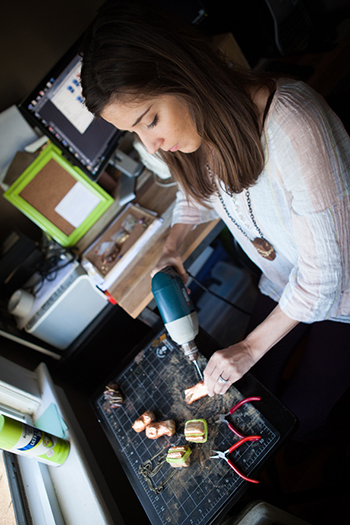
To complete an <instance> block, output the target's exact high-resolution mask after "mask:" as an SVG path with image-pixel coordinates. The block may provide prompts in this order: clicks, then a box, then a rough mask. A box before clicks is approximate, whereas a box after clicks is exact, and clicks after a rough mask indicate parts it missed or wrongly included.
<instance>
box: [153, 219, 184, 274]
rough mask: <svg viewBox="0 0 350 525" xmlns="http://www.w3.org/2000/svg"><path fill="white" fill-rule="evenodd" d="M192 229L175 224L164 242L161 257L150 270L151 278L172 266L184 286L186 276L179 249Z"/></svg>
mask: <svg viewBox="0 0 350 525" xmlns="http://www.w3.org/2000/svg"><path fill="white" fill-rule="evenodd" d="M192 228H193V226H192V225H191V224H181V223H177V224H174V225H173V226H172V228H171V230H170V233H169V236H168V238H167V240H166V241H165V244H164V248H163V252H162V255H161V257H160V259H159V261H158V262H157V264H156V266H155V268H154V269H153V270H152V273H151V277H153V276H154V274H156V273H157V272H159V271H160V270H161V269H162V268H165V267H166V266H174V268H175V269H176V271H177V273H178V274H179V275H180V277H181V279H182V280H183V282H184V284H186V282H187V279H188V275H187V273H186V270H185V268H184V265H183V262H182V257H181V255H180V248H181V244H182V242H183V241H184V239H185V237H186V235H187V234H188V233H189V232H190V231H191V230H192Z"/></svg>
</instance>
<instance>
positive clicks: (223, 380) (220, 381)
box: [218, 376, 228, 383]
mask: <svg viewBox="0 0 350 525" xmlns="http://www.w3.org/2000/svg"><path fill="white" fill-rule="evenodd" d="M218 381H219V383H228V379H224V378H223V377H221V376H219V379H218Z"/></svg>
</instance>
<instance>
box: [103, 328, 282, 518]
mask: <svg viewBox="0 0 350 525" xmlns="http://www.w3.org/2000/svg"><path fill="white" fill-rule="evenodd" d="M206 362H207V360H206V359H205V358H204V357H203V356H201V355H200V356H199V363H200V366H201V368H202V370H203V369H204V368H205V365H206ZM114 381H115V382H116V383H118V385H119V387H120V390H121V391H122V392H123V394H124V397H125V402H124V404H123V405H122V406H121V407H119V408H115V409H111V408H110V404H109V402H108V401H106V400H105V398H104V396H103V392H102V393H101V395H99V396H98V397H97V399H96V401H95V408H96V409H97V411H98V413H99V416H100V420H101V423H102V425H103V427H104V429H105V431H106V434H107V436H108V438H109V440H110V442H111V444H112V446H113V447H114V449H115V451H116V453H117V455H118V457H119V460H120V461H121V463H122V465H123V468H124V471H125V472H126V474H127V476H128V478H129V480H130V482H131V484H132V486H133V488H134V490H135V492H136V494H137V496H138V498H139V499H140V501H141V503H142V505H143V507H144V509H145V511H146V513H147V515H148V517H149V519H150V521H151V523H152V524H153V525H169V524H179V523H181V524H182V525H202V524H206V523H209V522H210V521H211V520H212V519H213V518H214V517H215V516H216V515H217V513H218V512H219V511H220V509H221V508H222V507H223V506H224V505H225V504H227V502H228V500H229V499H230V498H231V497H232V495H233V493H234V492H235V491H236V490H238V488H239V487H241V485H242V483H246V482H244V481H243V480H242V479H241V478H240V477H239V476H238V475H237V474H236V473H235V472H234V471H233V470H232V469H230V467H229V466H228V465H227V463H226V462H225V461H223V460H218V459H210V458H209V456H210V455H212V451H213V450H222V451H224V450H227V449H228V448H229V447H230V446H231V445H232V444H233V443H235V442H236V441H238V440H239V438H238V437H237V436H235V434H233V433H232V432H231V431H230V430H229V429H228V427H227V425H226V424H225V423H221V424H217V423H215V416H216V415H218V414H221V413H227V412H228V411H229V410H230V408H231V407H232V406H233V405H234V404H236V403H237V402H238V401H240V400H241V399H243V396H242V394H241V393H240V392H239V391H238V390H237V389H236V388H235V387H234V386H232V387H231V388H230V389H229V390H228V392H227V393H226V394H225V395H224V396H219V395H217V396H214V397H212V398H210V397H205V398H202V399H200V400H198V401H196V402H195V403H193V404H192V405H186V403H185V400H184V399H185V396H184V389H185V388H188V387H190V386H192V385H194V384H196V383H197V382H198V377H197V373H196V370H195V367H194V366H193V365H192V364H191V363H189V362H188V360H187V358H185V357H184V356H183V353H182V351H181V350H180V349H179V348H178V347H177V345H175V344H174V343H173V341H172V340H171V339H170V338H169V337H166V336H165V332H164V331H162V332H161V333H160V334H159V335H158V337H157V338H155V340H154V341H152V342H151V343H150V344H149V345H148V346H147V347H145V348H144V349H143V350H142V351H141V352H139V354H138V355H137V356H136V357H135V359H134V360H133V361H132V362H131V363H130V364H129V365H128V366H127V367H126V368H125V369H124V370H123V371H122V372H121V373H120V374H119V375H118V376H116V377H115V378H114ZM104 386H105V385H104ZM104 386H103V390H104ZM258 407H259V402H255V403H254V406H253V405H252V404H251V403H247V404H245V405H243V406H242V407H240V408H239V409H238V410H237V411H236V412H235V413H234V414H233V416H231V419H230V420H231V422H232V423H233V424H234V426H235V427H236V428H237V429H239V430H240V431H241V432H242V433H243V434H244V435H259V436H261V439H260V440H259V441H256V442H247V443H244V444H243V445H242V446H241V447H240V448H238V449H237V450H236V451H234V452H233V453H232V454H231V455H230V458H231V460H233V462H234V464H235V465H236V466H237V467H238V468H239V469H240V470H241V472H243V473H244V474H245V475H248V477H251V476H249V475H250V473H251V471H252V470H253V469H255V468H256V466H257V465H259V463H260V462H261V461H262V460H263V459H264V458H265V456H266V455H267V454H268V453H269V452H270V451H271V450H272V449H273V448H274V447H275V445H276V443H277V442H278V440H279V438H280V435H279V433H278V431H277V430H276V429H275V428H274V427H273V426H272V425H271V424H270V423H269V422H268V421H267V420H266V419H265V418H264V416H263V415H262V414H261V413H260V412H259V410H258ZM145 410H152V411H153V412H154V413H155V415H156V419H157V421H162V420H165V419H173V420H174V421H175V423H176V429H177V432H176V434H175V435H174V436H173V437H172V438H169V437H161V438H159V439H158V440H151V439H148V438H147V437H146V435H145V432H141V433H139V434H137V433H136V432H135V431H134V430H133V429H132V428H131V425H132V423H133V422H134V421H135V419H136V418H137V417H138V416H139V415H141V414H142V413H143V412H144V411H145ZM198 418H204V419H206V421H207V423H208V430H209V432H208V441H207V442H206V443H204V444H197V443H191V444H189V445H190V446H191V448H192V454H191V464H190V466H189V467H188V468H182V469H178V470H177V469H176V472H175V474H174V475H173V477H172V478H171V479H170V480H169V481H168V482H167V483H166V486H165V488H164V490H163V492H161V493H160V494H156V493H155V492H153V491H152V490H151V489H150V488H149V486H148V484H147V482H146V480H145V479H144V478H143V476H142V475H141V474H139V467H140V465H142V464H143V463H144V462H145V461H146V460H149V459H151V458H153V457H154V456H155V455H156V454H158V453H159V452H160V454H159V456H158V457H160V458H161V457H163V455H165V453H166V450H167V448H168V447H169V446H170V445H172V444H175V443H176V444H188V443H187V442H186V440H185V438H184V436H183V430H184V424H185V422H186V421H187V420H189V419H198ZM158 457H157V458H156V459H154V460H153V466H155V465H156V461H157V459H158ZM173 471H174V469H173V467H171V466H170V465H169V464H167V463H164V465H163V466H162V468H161V469H160V471H159V472H158V473H157V474H156V476H154V478H153V479H152V483H153V486H154V487H156V486H158V485H159V484H160V483H162V482H163V481H164V480H165V479H166V478H167V477H168V475H169V474H170V473H171V472H173Z"/></svg>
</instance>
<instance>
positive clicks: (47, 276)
mask: <svg viewBox="0 0 350 525" xmlns="http://www.w3.org/2000/svg"><path fill="white" fill-rule="evenodd" d="M41 250H42V252H43V254H44V259H43V260H41V261H40V262H39V263H38V264H37V265H36V268H35V272H34V273H37V274H38V279H37V281H36V282H35V283H33V284H32V285H31V286H30V288H29V289H30V291H31V293H32V294H33V295H34V296H35V295H37V294H38V292H39V291H40V290H41V289H42V287H43V286H44V283H45V281H49V282H52V281H54V280H55V279H56V277H57V274H58V272H59V271H60V270H62V269H63V268H65V267H66V266H68V265H69V264H71V263H72V262H74V261H75V260H76V259H77V258H78V256H77V255H76V254H74V253H72V252H71V251H69V250H67V249H65V248H58V249H56V248H52V244H48V245H47V246H42V247H41Z"/></svg>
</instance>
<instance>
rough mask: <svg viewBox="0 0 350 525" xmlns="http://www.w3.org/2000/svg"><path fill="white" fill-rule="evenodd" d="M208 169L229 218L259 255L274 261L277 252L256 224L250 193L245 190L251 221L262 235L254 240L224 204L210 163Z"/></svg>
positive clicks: (207, 165)
mask: <svg viewBox="0 0 350 525" xmlns="http://www.w3.org/2000/svg"><path fill="white" fill-rule="evenodd" d="M206 167H207V171H208V174H209V177H210V179H211V182H212V184H213V186H214V188H215V192H216V195H217V196H218V198H219V200H220V203H221V205H222V207H223V208H224V210H225V212H226V215H227V216H228V218H229V219H230V220H231V221H232V222H233V224H234V225H235V226H236V227H237V228H238V229H239V231H240V232H241V233H243V235H244V236H245V237H246V238H247V239H249V241H250V242H251V243H252V244H253V246H254V248H255V249H256V251H257V252H258V254H259V255H261V256H262V257H264V258H265V259H268V260H269V261H273V260H274V259H275V258H276V252H275V250H274V248H273V246H272V244H271V243H269V241H267V240H266V239H265V237H264V235H263V233H262V231H261V230H260V228H259V226H258V225H257V223H256V220H255V217H254V214H253V209H252V203H251V200H250V192H249V190H245V194H246V198H247V204H248V209H249V216H250V218H251V221H252V223H253V225H254V227H255V229H256V230H257V232H258V234H259V235H260V237H256V238H255V239H253V240H251V239H250V237H249V235H248V234H247V233H246V232H245V231H244V230H243V228H242V227H241V225H240V224H238V222H237V221H236V220H235V219H234V218H233V217H232V215H231V214H230V212H229V211H228V209H227V207H226V204H225V202H224V199H223V198H222V195H221V194H220V192H219V190H218V187H217V185H216V183H215V181H214V180H213V174H212V171H211V169H210V166H209V164H208V163H207V164H206Z"/></svg>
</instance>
